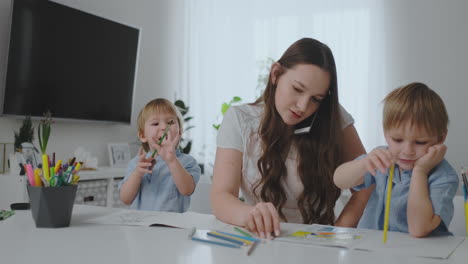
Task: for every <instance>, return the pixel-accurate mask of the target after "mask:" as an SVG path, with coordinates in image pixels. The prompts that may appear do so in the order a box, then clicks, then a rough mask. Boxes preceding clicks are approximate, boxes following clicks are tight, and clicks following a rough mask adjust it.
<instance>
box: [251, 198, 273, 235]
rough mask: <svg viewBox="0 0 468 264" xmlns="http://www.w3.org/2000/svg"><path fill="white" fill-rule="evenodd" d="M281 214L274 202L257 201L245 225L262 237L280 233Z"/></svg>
mask: <svg viewBox="0 0 468 264" xmlns="http://www.w3.org/2000/svg"><path fill="white" fill-rule="evenodd" d="M279 220H280V219H279V215H278V211H276V208H275V207H274V206H273V204H272V203H257V204H256V205H255V206H254V207H252V209H251V210H250V212H249V214H248V215H247V219H246V222H245V227H246V228H247V229H248V230H249V231H250V232H253V233H255V234H257V236H259V237H261V238H268V239H271V238H272V236H271V234H272V233H274V236H279V235H280V224H279Z"/></svg>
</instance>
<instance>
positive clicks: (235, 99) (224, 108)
mask: <svg viewBox="0 0 468 264" xmlns="http://www.w3.org/2000/svg"><path fill="white" fill-rule="evenodd" d="M240 101H242V98H240V97H239V96H234V97H232V99H231V101H229V102H227V103H226V102H224V103H223V104H222V105H221V115H223V116H224V114H225V113H226V112H227V110H228V109H229V107H231V106H232V105H233V104H236V103H239V102H240ZM220 126H221V124H213V128H214V129H216V130H219V127H220Z"/></svg>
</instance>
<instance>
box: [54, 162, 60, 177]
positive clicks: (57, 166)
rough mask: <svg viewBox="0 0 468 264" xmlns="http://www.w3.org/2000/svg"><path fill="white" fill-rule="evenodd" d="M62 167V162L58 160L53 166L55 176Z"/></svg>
mask: <svg viewBox="0 0 468 264" xmlns="http://www.w3.org/2000/svg"><path fill="white" fill-rule="evenodd" d="M61 165H62V160H58V161H57V163H56V164H55V171H54V172H55V174H57V173H58V171H59V169H60V166H61Z"/></svg>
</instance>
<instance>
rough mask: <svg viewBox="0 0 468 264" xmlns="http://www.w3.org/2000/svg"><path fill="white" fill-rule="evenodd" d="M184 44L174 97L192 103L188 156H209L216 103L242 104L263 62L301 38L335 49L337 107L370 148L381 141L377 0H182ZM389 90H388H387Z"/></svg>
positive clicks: (254, 89) (255, 87) (251, 94)
mask: <svg viewBox="0 0 468 264" xmlns="http://www.w3.org/2000/svg"><path fill="white" fill-rule="evenodd" d="M183 6H184V19H185V20H184V21H185V24H184V25H185V28H184V38H183V39H184V41H183V44H182V46H183V48H181V49H180V50H181V52H182V54H184V56H183V63H182V65H183V66H182V67H181V69H180V72H179V74H180V78H181V83H182V85H181V87H180V89H179V91H178V93H179V94H178V96H179V97H182V98H184V99H185V100H186V101H187V102H188V105H189V106H190V107H191V109H190V113H191V115H193V116H194V120H193V124H194V125H195V128H194V129H193V130H192V131H191V134H190V137H191V138H192V139H193V144H194V145H193V150H192V152H191V154H192V155H193V156H194V157H195V158H196V159H197V160H198V161H199V162H200V163H205V164H209V163H212V162H213V161H214V154H215V149H216V130H215V129H214V128H213V127H212V124H217V123H220V122H221V119H222V116H221V111H220V109H221V104H222V103H223V102H227V101H229V100H230V99H231V98H232V97H233V96H239V97H241V98H242V101H243V102H244V103H250V102H253V101H254V100H255V99H256V98H257V97H258V96H259V94H260V93H261V89H259V87H261V85H259V84H258V78H259V76H261V75H262V74H265V73H266V72H268V68H266V67H265V63H266V62H268V64H269V63H270V62H269V59H270V58H271V59H274V60H277V59H279V57H280V56H281V54H282V53H283V52H284V51H285V50H286V48H287V47H288V46H289V45H290V44H292V43H293V42H294V41H296V40H298V39H300V38H303V37H312V38H316V39H318V40H320V41H322V42H324V43H326V44H327V45H329V46H330V48H331V49H332V51H333V53H334V55H335V60H336V63H337V71H338V87H339V94H340V101H341V104H342V105H343V106H344V107H345V108H346V109H347V110H348V112H350V113H351V114H352V115H353V117H354V118H355V126H356V128H357V130H358V133H359V135H360V137H361V140H362V141H363V143H364V145H365V147H366V149H367V151H370V150H371V149H372V148H374V147H376V146H378V145H382V144H384V143H385V141H384V139H383V136H382V129H381V103H380V101H381V100H382V99H383V97H384V96H385V94H386V93H387V90H388V89H390V87H385V85H384V83H385V78H386V75H385V65H386V63H385V62H386V53H385V43H386V39H385V33H384V32H382V31H383V30H382V29H383V28H384V26H383V23H384V22H383V21H384V19H383V8H382V6H383V3H382V1H372V0H361V1H346V0H333V1H315V0H314V1H311V0H291V1H287V2H285V1H272V0H269V1H268V0H237V1H221V0H218V1H216V0H184V5H183ZM391 88H393V87H391Z"/></svg>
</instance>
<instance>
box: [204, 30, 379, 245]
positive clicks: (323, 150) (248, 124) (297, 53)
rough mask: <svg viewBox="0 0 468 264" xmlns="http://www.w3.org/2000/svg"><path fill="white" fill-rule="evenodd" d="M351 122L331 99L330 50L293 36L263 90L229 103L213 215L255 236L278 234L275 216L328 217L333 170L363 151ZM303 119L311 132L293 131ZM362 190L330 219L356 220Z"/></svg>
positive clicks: (335, 192) (335, 193)
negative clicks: (253, 96)
mask: <svg viewBox="0 0 468 264" xmlns="http://www.w3.org/2000/svg"><path fill="white" fill-rule="evenodd" d="M353 122H354V120H353V118H352V117H351V116H350V115H349V114H348V113H347V112H346V111H345V110H344V109H343V108H342V107H341V106H340V105H339V103H338V89H337V77H336V67H335V62H334V58H333V54H332V52H331V50H330V49H329V48H328V47H327V46H326V45H325V44H323V43H321V42H319V41H317V40H314V39H310V38H303V39H300V40H298V41H296V42H295V43H293V44H292V45H291V46H290V47H289V48H288V49H287V50H286V51H285V53H284V54H283V56H282V57H281V58H280V60H278V62H275V63H273V65H272V66H271V70H270V75H269V80H268V83H267V86H266V89H265V91H264V93H263V95H262V96H261V97H260V98H259V99H258V100H257V101H256V102H255V103H253V104H250V105H241V106H233V107H231V108H230V109H229V110H228V112H227V113H226V115H225V117H224V120H223V123H222V124H221V127H220V130H219V131H218V138H217V145H218V148H217V152H216V160H215V166H214V175H213V185H212V191H211V200H212V206H213V212H214V214H215V215H216V216H217V217H218V218H219V219H220V220H222V221H224V222H227V223H230V224H234V225H238V226H244V227H246V228H247V229H248V230H250V231H252V232H255V233H257V235H259V236H260V237H262V238H270V237H271V233H272V232H274V234H275V235H276V236H278V235H279V233H280V225H279V222H280V221H287V222H295V223H306V224H311V223H320V224H334V223H335V215H334V211H333V209H334V206H335V202H336V200H337V199H338V197H339V196H340V190H339V189H338V188H337V187H336V186H335V185H334V183H333V173H334V171H335V169H336V167H338V166H339V165H340V164H341V163H343V162H346V161H349V160H352V159H354V158H356V157H357V156H359V155H361V154H363V153H365V150H364V147H363V146H362V143H361V141H360V139H359V136H358V135H357V132H356V129H355V128H354V126H353ZM304 123H305V124H306V125H310V124H312V125H311V130H310V132H307V133H303V134H296V133H295V130H296V129H297V128H298V126H300V125H302V124H304ZM239 187H240V188H241V190H242V192H243V194H244V197H245V199H246V201H245V203H243V202H241V201H240V200H239V199H238V196H239ZM369 194H370V192H369V190H368V191H367V192H366V193H361V192H360V193H354V194H353V197H352V199H351V200H350V202H349V203H348V205H347V206H346V207H345V209H344V210H343V212H342V214H341V216H340V217H339V218H338V220H337V222H336V224H337V225H341V226H355V225H356V224H357V222H358V221H359V217H360V216H361V214H362V211H363V209H364V207H365V205H366V202H367V199H368V197H369Z"/></svg>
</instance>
